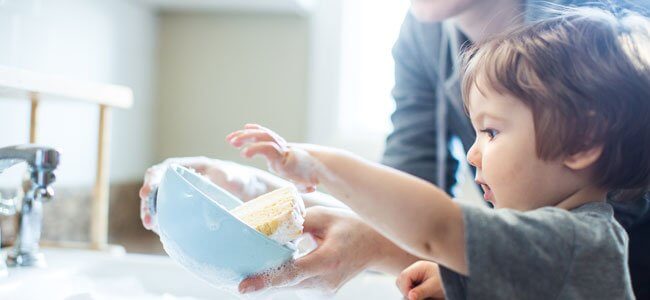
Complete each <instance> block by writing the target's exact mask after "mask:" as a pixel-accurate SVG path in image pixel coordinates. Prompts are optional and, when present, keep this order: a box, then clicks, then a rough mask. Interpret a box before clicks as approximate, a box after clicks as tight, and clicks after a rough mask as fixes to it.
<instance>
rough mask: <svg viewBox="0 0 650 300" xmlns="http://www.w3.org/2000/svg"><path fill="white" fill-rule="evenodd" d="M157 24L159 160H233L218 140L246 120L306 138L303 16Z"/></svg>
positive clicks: (183, 17)
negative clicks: (204, 157) (196, 158)
mask: <svg viewBox="0 0 650 300" xmlns="http://www.w3.org/2000/svg"><path fill="white" fill-rule="evenodd" d="M159 24H160V28H159V57H158V62H159V65H158V70H159V73H158V90H157V95H158V100H159V102H158V103H159V107H158V120H157V122H158V123H157V138H158V141H157V153H156V154H157V157H158V159H160V160H162V159H164V158H167V157H172V156H189V155H206V156H211V157H217V158H224V159H238V158H239V156H238V154H237V151H235V150H233V149H231V148H230V147H229V146H228V145H226V143H225V142H224V137H225V135H226V134H227V133H229V132H230V131H232V130H234V129H238V128H240V127H241V126H242V125H243V124H244V123H246V122H259V123H261V124H264V125H266V126H268V127H271V128H273V129H275V130H277V131H278V132H280V133H281V134H283V135H284V136H285V137H286V138H287V139H288V140H292V141H302V140H305V138H306V134H307V129H306V123H307V122H306V112H307V83H308V80H307V73H308V70H307V68H308V66H307V64H308V44H309V41H308V35H309V30H308V27H309V22H308V20H307V19H306V18H304V17H300V16H295V15H281V14H277V15H273V14H270V15H269V14H224V13H221V14H219V13H178V12H176V13H162V14H161V15H160V19H159ZM260 162H261V161H260V160H258V161H257V165H258V166H259V165H260Z"/></svg>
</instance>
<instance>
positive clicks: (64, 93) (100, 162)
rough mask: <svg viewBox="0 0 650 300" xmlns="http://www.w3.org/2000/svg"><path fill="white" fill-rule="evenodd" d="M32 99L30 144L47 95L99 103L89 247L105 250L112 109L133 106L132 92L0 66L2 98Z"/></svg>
mask: <svg viewBox="0 0 650 300" xmlns="http://www.w3.org/2000/svg"><path fill="white" fill-rule="evenodd" d="M2 97H4V98H23V99H25V100H28V101H31V109H30V114H29V120H30V121H29V143H31V144H35V143H38V119H39V118H38V116H39V111H40V108H41V107H40V105H39V104H40V102H41V101H42V100H43V99H44V98H47V97H55V98H59V99H60V100H77V101H79V102H87V103H92V104H96V105H98V106H99V124H98V125H99V126H98V132H97V135H98V138H97V172H96V174H95V185H94V189H93V194H94V195H93V201H92V203H91V216H90V244H89V245H90V247H91V248H92V249H97V250H102V249H105V248H106V247H107V245H108V243H107V241H108V204H109V203H108V187H109V166H110V151H109V150H110V136H111V132H110V127H111V109H112V108H115V107H116V108H129V107H131V105H133V91H132V90H131V89H130V88H128V87H124V86H119V85H112V84H100V83H92V82H83V81H75V80H69V79H65V78H61V77H58V76H53V75H47V74H41V73H37V72H32V71H28V70H21V69H16V68H10V67H5V66H0V98H2Z"/></svg>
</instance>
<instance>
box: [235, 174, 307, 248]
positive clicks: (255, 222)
mask: <svg viewBox="0 0 650 300" xmlns="http://www.w3.org/2000/svg"><path fill="white" fill-rule="evenodd" d="M230 212H231V213H232V214H233V215H234V216H235V217H237V218H239V219H240V220H241V221H242V222H244V223H246V224H247V225H248V226H250V227H252V228H254V229H255V230H257V231H259V232H261V233H262V234H264V235H266V236H268V237H269V238H271V239H273V240H275V241H277V242H278V243H280V244H285V243H287V242H289V241H292V240H294V239H296V238H297V237H298V236H300V235H301V234H302V230H303V226H302V225H303V223H304V220H305V219H304V217H305V205H304V203H303V201H302V197H300V194H299V193H298V190H296V188H295V187H293V186H288V187H283V188H279V189H277V190H274V191H272V192H269V193H266V194H264V195H261V196H259V197H257V198H255V199H253V200H250V201H248V202H245V203H244V204H242V205H240V206H238V207H236V208H234V209H233V210H231V211H230Z"/></svg>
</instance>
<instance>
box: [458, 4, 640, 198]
mask: <svg viewBox="0 0 650 300" xmlns="http://www.w3.org/2000/svg"><path fill="white" fill-rule="evenodd" d="M463 62H464V65H463V66H464V67H463V73H462V74H463V75H462V90H463V101H464V103H465V106H466V107H467V105H468V103H469V102H468V99H467V98H468V95H469V91H470V89H472V88H473V87H476V88H478V89H479V90H481V89H483V88H489V89H490V90H492V91H495V92H498V93H500V94H508V95H511V96H514V97H515V98H517V99H518V100H520V101H522V102H523V103H524V104H525V105H526V106H527V107H529V108H530V109H531V110H532V113H533V120H534V124H535V140H536V151H537V155H538V156H539V157H540V158H541V159H545V160H550V159H555V158H560V157H562V156H565V155H571V154H574V153H578V152H581V151H584V150H588V149H591V148H593V147H602V149H603V151H602V154H601V156H600V158H599V159H598V160H597V161H596V163H595V165H594V174H593V180H594V182H595V184H596V185H598V186H599V187H602V188H606V189H608V190H610V191H611V190H620V189H647V187H648V186H649V185H650V22H649V20H648V19H647V18H645V17H643V16H640V15H637V14H634V13H632V12H629V11H622V12H618V13H617V14H616V15H615V14H614V13H612V12H609V11H606V10H603V9H599V8H593V7H591V8H589V7H580V8H577V7H576V8H563V9H562V10H561V11H559V10H558V11H556V13H555V14H554V15H553V16H552V17H550V18H547V19H544V20H541V21H538V22H536V23H532V24H528V25H525V26H524V27H520V28H518V29H516V30H514V31H511V32H508V33H505V34H503V35H500V36H497V37H495V38H493V39H490V40H488V41H485V42H482V43H479V44H477V45H474V46H472V47H470V48H469V49H466V51H465V52H464V55H463ZM479 84H481V85H484V86H479Z"/></svg>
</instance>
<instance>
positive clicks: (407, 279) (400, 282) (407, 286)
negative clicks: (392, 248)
mask: <svg viewBox="0 0 650 300" xmlns="http://www.w3.org/2000/svg"><path fill="white" fill-rule="evenodd" d="M410 275H411V274H410V273H408V272H407V270H404V271H402V273H401V274H400V275H399V276H398V277H397V280H396V281H395V284H396V285H397V288H398V289H399V291H400V292H401V293H402V295H403V296H404V297H407V296H408V292H409V291H410V290H411V288H412V287H413V279H412V278H411V276H410Z"/></svg>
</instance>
